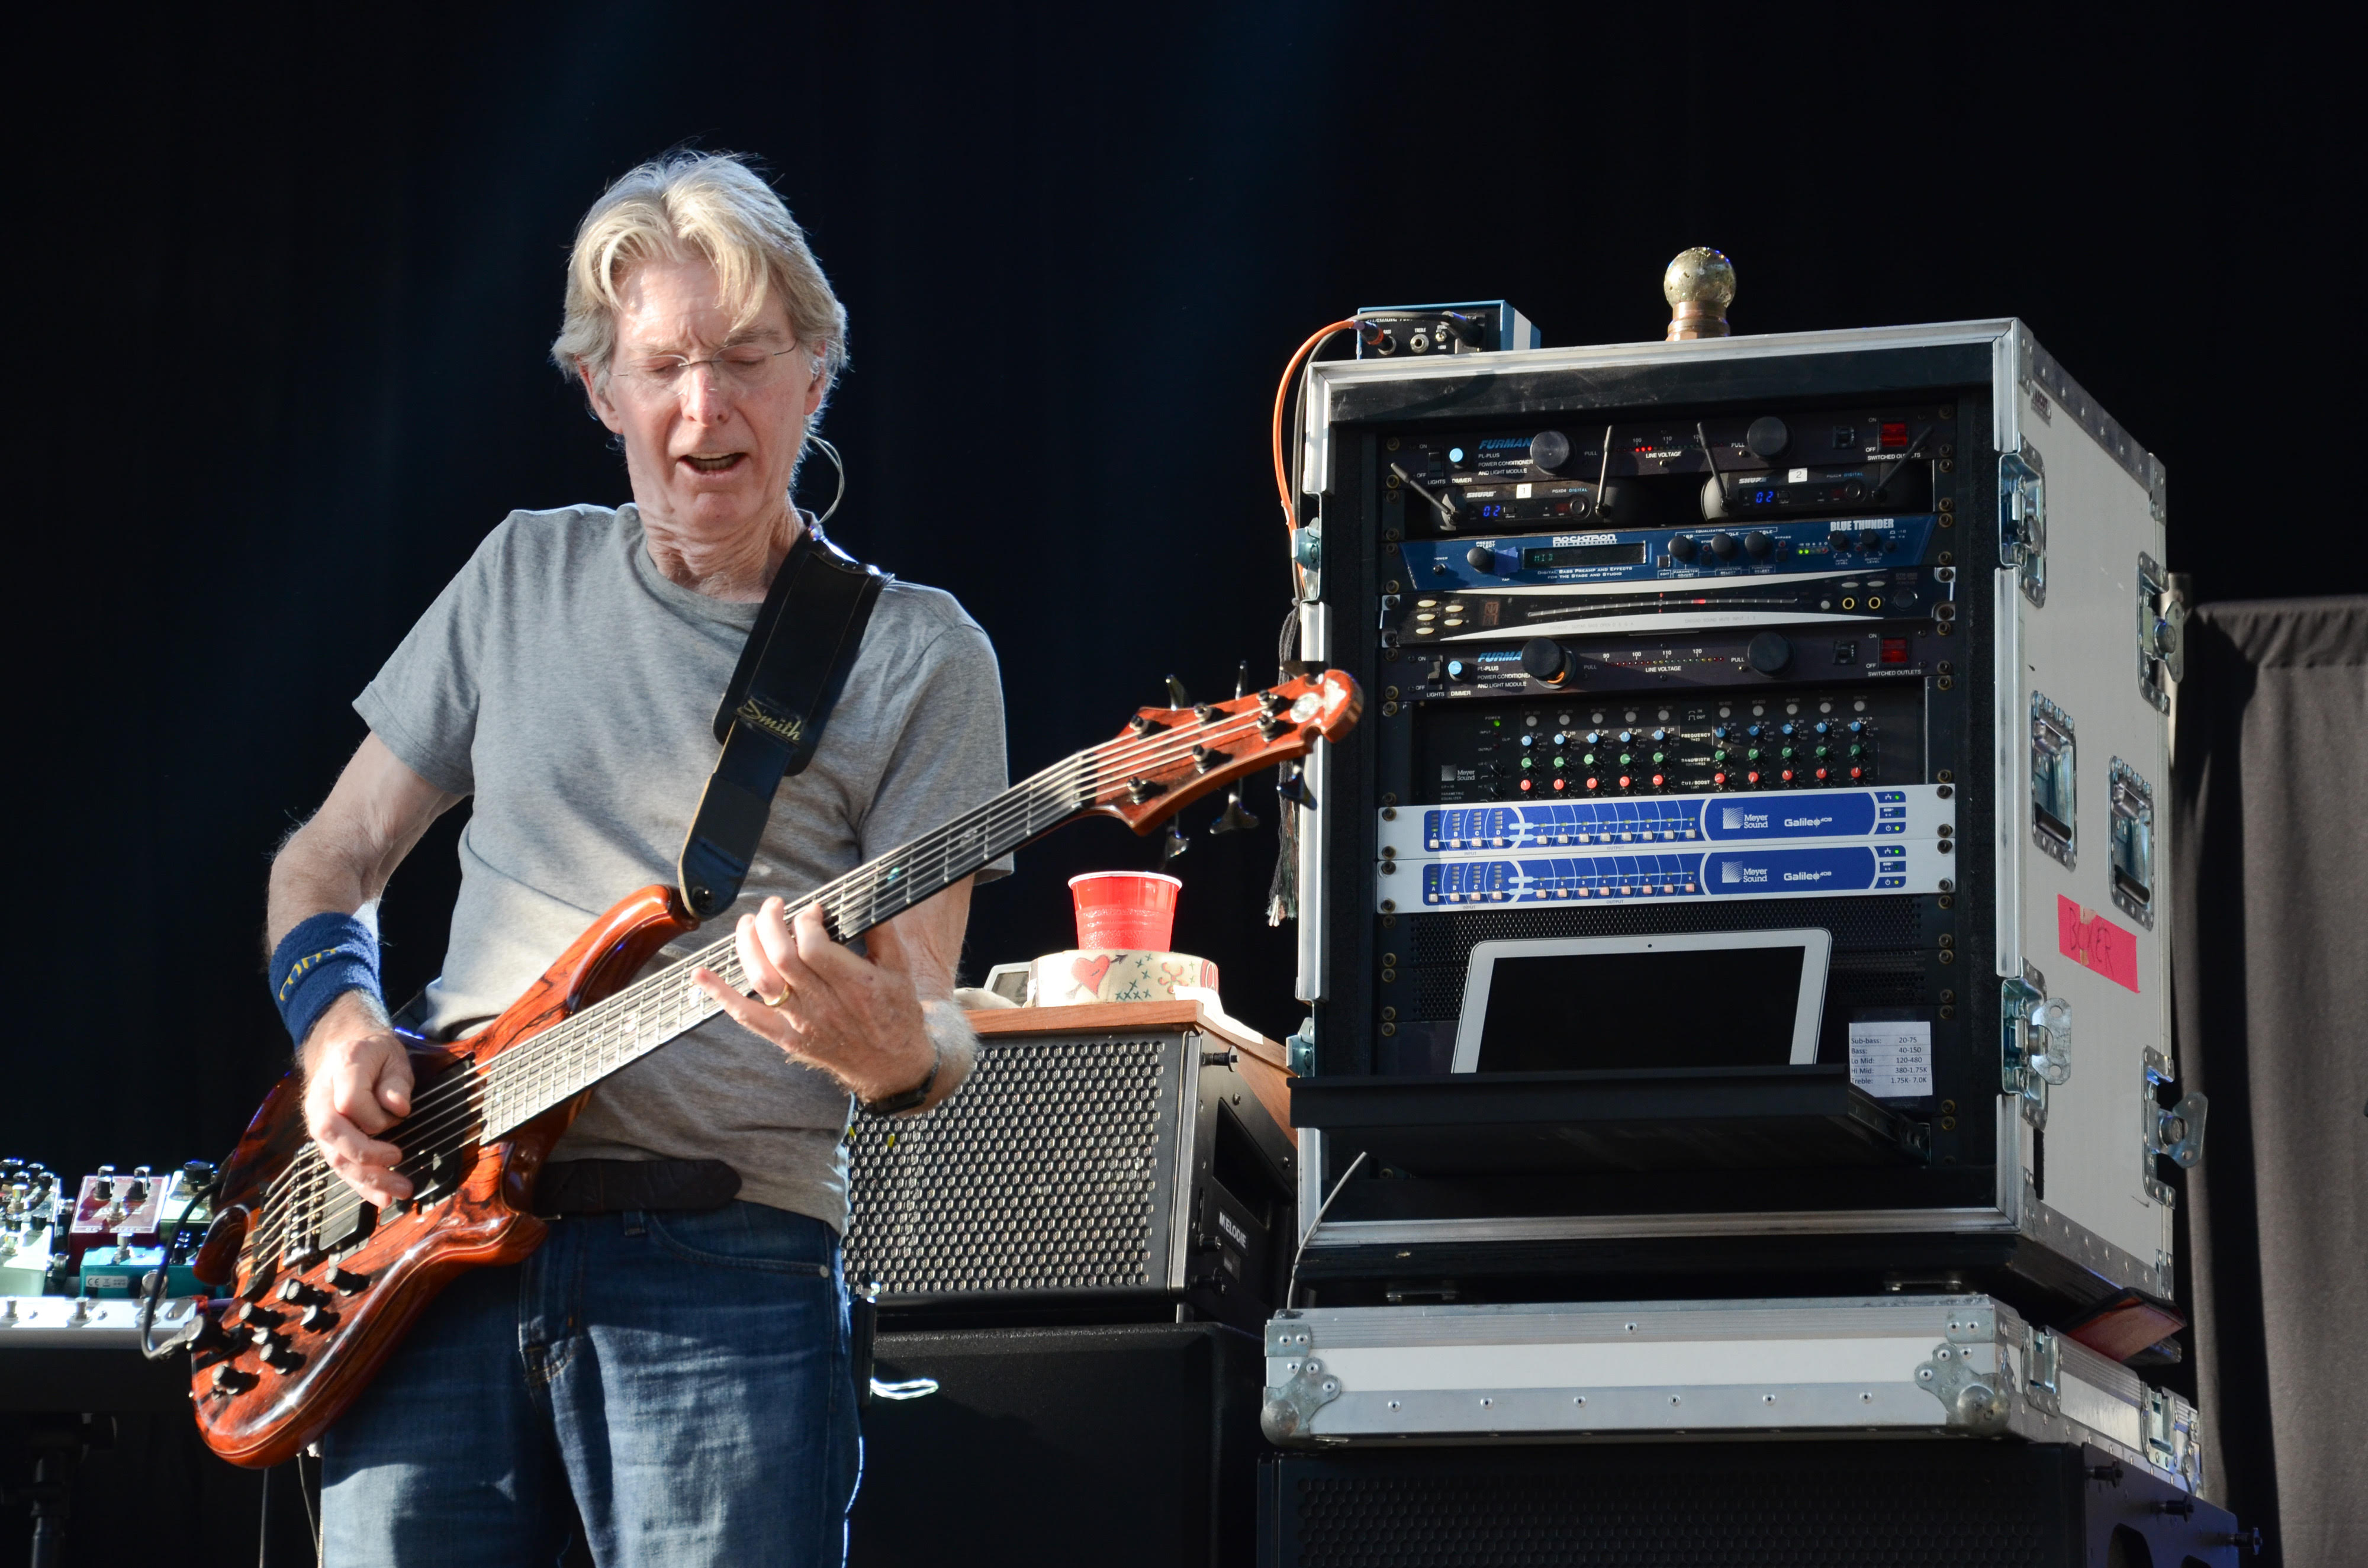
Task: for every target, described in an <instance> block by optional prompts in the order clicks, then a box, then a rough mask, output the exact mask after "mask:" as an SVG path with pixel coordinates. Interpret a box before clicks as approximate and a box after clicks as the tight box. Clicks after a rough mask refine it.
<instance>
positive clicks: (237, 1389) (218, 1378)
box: [213, 1365, 262, 1393]
mask: <svg viewBox="0 0 2368 1568" xmlns="http://www.w3.org/2000/svg"><path fill="white" fill-rule="evenodd" d="M260 1381H262V1380H261V1379H259V1378H257V1377H256V1375H255V1374H254V1373H253V1372H243V1371H241V1370H239V1369H237V1368H236V1367H233V1366H229V1365H223V1366H220V1367H216V1368H215V1369H214V1378H213V1383H214V1389H215V1391H216V1392H220V1393H245V1392H246V1391H247V1390H249V1389H251V1388H253V1387H254V1386H255V1385H256V1383H257V1382H260Z"/></svg>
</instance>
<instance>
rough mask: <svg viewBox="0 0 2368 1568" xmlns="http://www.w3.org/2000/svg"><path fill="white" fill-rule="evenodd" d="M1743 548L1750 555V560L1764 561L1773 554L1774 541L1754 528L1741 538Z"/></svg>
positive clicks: (1774, 548) (1774, 549)
mask: <svg viewBox="0 0 2368 1568" xmlns="http://www.w3.org/2000/svg"><path fill="white" fill-rule="evenodd" d="M1743 548H1744V549H1745V550H1746V551H1748V552H1749V553H1750V556H1751V559H1752V560H1754V561H1765V560H1767V559H1768V558H1769V556H1770V555H1772V554H1774V553H1775V551H1776V541H1775V540H1772V539H1770V538H1769V537H1768V536H1767V535H1766V534H1764V533H1761V532H1760V531H1759V529H1758V528H1754V529H1752V530H1751V531H1750V532H1749V533H1748V534H1745V535H1744V536H1743Z"/></svg>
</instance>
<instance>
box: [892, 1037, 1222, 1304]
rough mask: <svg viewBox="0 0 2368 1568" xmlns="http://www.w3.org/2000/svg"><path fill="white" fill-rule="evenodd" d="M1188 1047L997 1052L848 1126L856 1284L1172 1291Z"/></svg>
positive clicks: (1022, 1046) (1092, 1045) (1040, 1046)
mask: <svg viewBox="0 0 2368 1568" xmlns="http://www.w3.org/2000/svg"><path fill="white" fill-rule="evenodd" d="M1177 1049H1178V1048H1177V1044H1176V1041H1175V1040H1173V1039H1169V1040H1156V1039H1155V1040H1110V1039H1091V1040H1042V1041H1035V1040H1030V1041H1026V1042H1015V1043H1012V1044H1008V1045H995V1044H989V1045H987V1046H986V1047H985V1049H983V1050H982V1051H980V1052H979V1061H978V1066H977V1068H976V1070H975V1071H974V1072H973V1074H971V1079H970V1082H969V1083H967V1084H965V1085H963V1086H962V1093H961V1094H959V1095H957V1096H954V1097H953V1098H952V1099H951V1100H949V1101H948V1102H947V1103H946V1104H944V1105H942V1106H940V1107H939V1108H937V1109H936V1110H934V1111H932V1112H930V1113H929V1114H928V1115H927V1116H925V1117H921V1118H919V1119H905V1118H895V1117H887V1118H877V1117H868V1116H864V1115H861V1114H860V1113H859V1114H858V1115H857V1117H856V1119H855V1123H854V1125H853V1126H852V1127H851V1128H850V1129H849V1130H848V1187H849V1192H850V1196H851V1200H852V1205H853V1209H854V1219H853V1221H852V1222H851V1223H850V1224H849V1226H848V1233H847V1247H846V1267H847V1274H848V1278H849V1279H852V1280H863V1279H876V1280H879V1281H880V1282H881V1284H882V1287H883V1294H886V1295H889V1296H922V1295H930V1296H934V1295H945V1294H952V1293H964V1292H982V1291H1002V1290H1087V1289H1095V1288H1099V1287H1109V1286H1117V1287H1126V1286H1162V1285H1164V1284H1165V1283H1166V1278H1165V1275H1166V1269H1167V1263H1166V1236H1165V1234H1164V1225H1162V1224H1160V1223H1159V1221H1160V1217H1161V1215H1162V1213H1163V1211H1164V1210H1165V1207H1166V1206H1165V1204H1164V1203H1163V1202H1162V1201H1161V1199H1162V1197H1163V1187H1164V1185H1165V1180H1166V1178H1165V1176H1164V1173H1163V1172H1162V1170H1161V1168H1160V1163H1161V1162H1160V1153H1161V1143H1162V1138H1161V1133H1162V1131H1163V1130H1167V1131H1170V1133H1171V1142H1170V1146H1171V1147H1172V1129H1171V1128H1168V1127H1167V1124H1170V1123H1172V1122H1173V1121H1174V1119H1175V1103H1176V1098H1177V1087H1176V1079H1175V1074H1176V1071H1177V1067H1176V1061H1177ZM1155 1230H1158V1231H1161V1232H1163V1233H1160V1234H1155Z"/></svg>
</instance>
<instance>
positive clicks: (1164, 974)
mask: <svg viewBox="0 0 2368 1568" xmlns="http://www.w3.org/2000/svg"><path fill="white" fill-rule="evenodd" d="M1186 986H1196V987H1201V988H1204V989H1206V990H1210V991H1214V990H1215V989H1216V988H1217V966H1216V965H1215V964H1213V963H1212V962H1210V961H1209V960H1207V959H1196V958H1194V957H1192V955H1190V953H1155V952H1145V951H1143V950H1141V949H1099V950H1087V949H1070V950H1069V951H1067V952H1064V953H1047V954H1045V955H1044V956H1043V957H1042V958H1041V959H1038V960H1036V961H1035V962H1034V963H1033V964H1032V965H1030V967H1029V971H1028V991H1029V999H1030V1001H1031V1002H1032V1003H1034V1005H1035V1006H1039V1007H1060V1006H1070V1005H1073V1004H1078V1003H1087V1002H1170V1001H1173V1000H1175V999H1176V995H1177V993H1178V991H1179V990H1180V989H1182V988H1184V987H1186Z"/></svg>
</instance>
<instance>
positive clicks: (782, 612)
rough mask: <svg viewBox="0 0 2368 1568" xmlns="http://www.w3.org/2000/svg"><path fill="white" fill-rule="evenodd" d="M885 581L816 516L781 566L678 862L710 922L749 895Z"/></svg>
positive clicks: (695, 907)
mask: <svg viewBox="0 0 2368 1568" xmlns="http://www.w3.org/2000/svg"><path fill="white" fill-rule="evenodd" d="M887 582H888V577H887V574H884V573H882V572H879V571H876V570H874V569H873V568H871V567H870V566H866V565H864V564H863V562H860V561H858V560H856V559H855V558H854V557H853V556H851V555H849V554H848V553H847V552H846V551H842V550H840V549H839V548H838V547H837V545H835V544H833V543H831V542H830V540H826V539H825V538H824V537H823V534H822V529H821V528H817V527H815V526H814V524H812V523H809V524H807V525H806V527H805V529H804V531H803V532H802V533H800V534H799V535H798V542H797V543H796V544H794V545H792V546H791V549H790V554H789V559H788V560H786V561H784V562H781V570H780V574H779V575H777V576H776V577H775V578H774V579H773V586H772V589H771V591H770V592H768V594H766V596H765V606H764V608H762V609H760V610H758V611H757V624H756V626H755V628H754V629H753V630H751V631H749V633H748V644H747V646H746V647H745V648H743V649H741V650H740V664H739V667H738V668H736V669H734V671H733V672H732V684H731V685H730V686H728V687H725V688H724V692H723V704H722V706H720V707H719V708H717V709H716V710H715V738H716V739H717V740H718V741H720V742H722V743H723V753H722V754H721V755H720V756H717V757H716V759H715V771H714V772H713V773H712V774H710V775H709V776H708V779H707V790H706V792H705V793H704V794H703V795H701V796H700V801H699V814H698V815H697V816H696V817H694V818H692V819H691V824H690V833H689V836H688V837H686V838H685V839H684V840H683V843H682V858H681V859H680V860H679V861H678V862H677V866H676V872H677V876H678V877H679V878H680V881H681V886H682V898H683V903H685V904H687V905H689V909H690V911H691V913H692V914H694V915H698V916H699V917H700V919H701V920H710V919H712V918H714V917H715V916H716V915H721V914H722V913H723V911H725V910H726V909H729V908H731V907H732V902H733V901H734V899H736V898H738V897H739V896H740V884H741V882H742V881H744V880H746V877H747V875H748V868H749V866H750V865H751V864H753V863H754V862H755V860H756V858H757V840H758V839H759V838H761V837H763V836H764V832H765V822H766V819H767V818H768V817H769V816H770V815H771V814H772V810H773V794H774V791H776V790H779V789H780V784H781V780H782V779H784V778H788V777H790V776H791V774H793V773H800V772H803V771H804V768H805V766H806V764H807V763H809V762H811V761H813V760H814V748H815V747H816V746H817V745H819V744H821V743H822V734H823V728H824V726H825V724H827V723H828V722H829V720H830V710H831V709H832V708H833V707H834V706H835V705H837V701H838V695H839V693H840V692H841V691H842V690H844V689H845V688H846V686H847V672H848V670H849V669H850V668H852V667H853V666H854V664H855V654H856V651H857V650H858V649H859V648H860V647H861V646H862V644H863V628H864V625H865V623H866V622H868V621H870V620H871V607H872V606H873V605H874V604H875V603H877V602H878V600H879V597H880V590H881V588H882V587H883V586H884V585H886V584H887Z"/></svg>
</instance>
